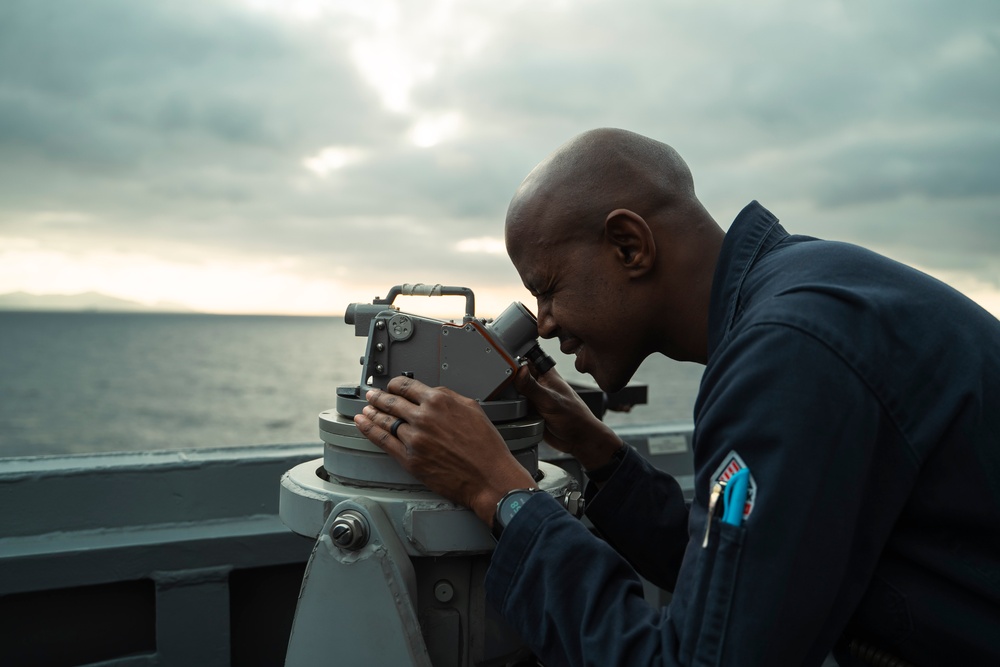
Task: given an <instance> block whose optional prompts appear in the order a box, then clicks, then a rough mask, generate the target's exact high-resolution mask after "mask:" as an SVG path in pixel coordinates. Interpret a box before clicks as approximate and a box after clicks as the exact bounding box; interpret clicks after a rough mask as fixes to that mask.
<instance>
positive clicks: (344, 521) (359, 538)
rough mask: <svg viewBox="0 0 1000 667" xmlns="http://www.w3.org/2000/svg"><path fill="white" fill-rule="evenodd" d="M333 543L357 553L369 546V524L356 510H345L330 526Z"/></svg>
mask: <svg viewBox="0 0 1000 667" xmlns="http://www.w3.org/2000/svg"><path fill="white" fill-rule="evenodd" d="M330 537H331V538H332V539H333V543H334V544H336V545H337V546H338V547H340V548H341V549H344V550H347V551H357V550H358V549H360V548H361V547H363V546H365V545H366V544H368V522H367V521H366V520H365V517H364V516H363V515H362V514H361V513H360V512H357V511H355V510H344V511H343V512H341V513H340V514H338V515H337V518H336V519H334V520H333V525H332V526H330Z"/></svg>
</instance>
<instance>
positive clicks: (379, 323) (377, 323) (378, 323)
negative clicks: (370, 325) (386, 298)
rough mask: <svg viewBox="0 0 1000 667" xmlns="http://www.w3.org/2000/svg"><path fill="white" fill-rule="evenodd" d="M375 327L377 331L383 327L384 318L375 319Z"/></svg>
mask: <svg viewBox="0 0 1000 667" xmlns="http://www.w3.org/2000/svg"><path fill="white" fill-rule="evenodd" d="M375 328H376V329H378V330H379V331H382V330H383V329H385V320H375Z"/></svg>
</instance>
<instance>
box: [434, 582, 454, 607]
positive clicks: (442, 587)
mask: <svg viewBox="0 0 1000 667" xmlns="http://www.w3.org/2000/svg"><path fill="white" fill-rule="evenodd" d="M434 597H435V598H437V601H438V602H451V599H452V598H453V597H455V589H454V587H452V585H451V582H450V581H448V580H447V579H442V580H440V581H439V582H437V583H436V584H434Z"/></svg>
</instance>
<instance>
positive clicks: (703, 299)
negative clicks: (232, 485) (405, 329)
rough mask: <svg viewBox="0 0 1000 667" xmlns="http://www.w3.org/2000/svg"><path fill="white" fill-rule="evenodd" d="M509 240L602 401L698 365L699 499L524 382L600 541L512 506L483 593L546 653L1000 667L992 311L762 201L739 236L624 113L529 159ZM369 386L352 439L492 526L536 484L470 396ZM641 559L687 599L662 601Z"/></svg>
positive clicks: (550, 324)
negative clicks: (637, 381)
mask: <svg viewBox="0 0 1000 667" xmlns="http://www.w3.org/2000/svg"><path fill="white" fill-rule="evenodd" d="M506 242H507V250H508V253H509V254H510V257H511V260H512V261H513V263H514V265H515V267H516V268H517V270H518V272H519V274H520V275H521V277H522V279H523V281H524V284H525V286H526V287H527V288H528V289H529V290H530V291H531V293H532V294H533V295H535V296H536V297H537V299H538V327H539V333H540V335H542V336H544V337H558V338H559V340H560V341H561V348H562V350H563V351H564V352H566V353H570V354H575V355H576V366H577V368H578V369H579V370H581V371H586V372H588V373H590V374H591V375H593V376H594V378H595V379H596V380H597V382H598V384H599V385H600V386H601V388H602V389H604V390H605V391H614V390H616V389H619V388H620V387H622V386H623V385H625V384H626V382H628V380H629V379H630V378H631V376H632V374H633V373H634V372H635V370H636V369H637V368H638V366H639V364H640V363H641V362H642V360H643V359H645V358H646V357H647V356H648V355H650V354H652V353H656V352H658V353H661V354H665V355H667V356H669V357H672V358H674V359H679V360H690V361H697V362H700V363H703V364H706V369H705V373H704V377H703V380H702V385H701V389H700V391H699V395H698V400H697V403H696V406H695V433H694V459H695V472H696V496H695V499H694V502H693V503H692V505H691V506H690V508H688V507H686V506H685V504H684V502H683V498H682V496H681V492H680V489H679V487H678V485H677V483H676V482H675V481H674V480H673V479H672V478H671V477H669V476H668V475H666V474H663V473H660V472H658V471H656V470H654V469H652V468H651V467H650V466H649V465H648V464H647V463H646V462H645V461H643V460H642V458H641V457H640V456H638V455H636V454H635V453H634V452H632V451H630V450H629V449H628V448H627V447H624V446H623V445H622V442H621V440H620V439H619V438H618V437H617V436H616V435H615V433H614V432H613V431H612V430H611V429H609V428H608V427H607V426H605V425H603V424H602V423H600V422H599V421H598V420H596V419H595V418H594V417H592V416H591V415H590V413H589V412H588V411H587V410H586V408H585V407H584V406H583V405H582V403H581V402H580V401H579V400H578V399H576V398H575V396H574V395H573V393H572V391H571V390H570V389H569V387H568V386H567V385H566V383H565V382H563V381H562V380H561V379H560V378H559V376H558V375H557V374H556V373H555V372H552V371H550V372H549V373H546V374H544V375H542V376H540V377H537V378H536V377H534V376H533V375H532V372H530V370H529V369H528V368H523V369H521V371H520V372H519V374H518V376H517V378H516V381H517V383H518V384H517V386H518V388H519V389H520V391H521V392H522V393H524V394H525V396H527V397H528V398H529V399H530V400H531V401H532V403H533V404H534V405H535V407H536V408H537V409H538V410H539V412H540V413H541V414H542V415H543V416H544V417H545V421H546V431H545V439H546V441H547V442H548V443H549V444H550V445H552V446H554V447H556V448H559V449H561V450H563V451H566V452H569V453H571V454H572V455H574V456H575V457H577V458H578V459H579V461H580V462H581V463H582V465H583V466H584V468H585V469H586V470H588V471H589V473H588V474H589V475H590V478H591V483H590V484H588V488H587V496H588V500H589V502H588V509H587V513H588V516H589V517H590V519H591V520H592V521H593V523H594V525H595V526H596V527H597V528H598V529H599V530H600V532H601V533H602V536H603V537H604V538H605V540H604V541H601V540H598V539H596V538H593V537H592V536H591V535H590V534H589V533H588V532H587V531H586V530H585V529H584V527H583V526H582V525H581V524H579V522H576V521H575V520H574V519H572V518H571V517H570V516H569V515H568V513H566V512H565V511H563V510H562V509H561V508H560V507H559V505H558V504H557V503H556V502H555V501H554V500H553V499H551V498H549V497H547V496H546V494H544V493H536V494H531V495H530V496H527V497H528V498H529V500H528V501H527V502H526V503H524V504H523V506H522V507H521V509H520V511H519V512H517V513H516V514H514V515H513V516H512V517H511V516H510V515H511V512H510V511H509V510H508V511H507V513H506V515H505V516H504V518H503V520H502V521H501V522H500V524H501V526H498V527H502V533H501V534H500V538H499V541H498V544H497V547H496V551H495V553H494V555H493V559H492V563H491V567H490V571H489V574H488V575H487V580H486V588H487V594H488V596H489V599H490V601H491V602H492V603H493V604H494V605H495V606H496V607H497V608H498V609H500V611H501V612H502V613H503V615H504V617H505V618H506V619H507V620H508V622H509V623H510V624H511V625H512V626H513V627H514V628H515V629H516V630H518V631H519V632H520V633H521V636H522V637H523V638H524V640H525V641H526V642H527V643H528V644H529V645H530V646H531V647H532V648H533V649H534V650H535V652H536V654H537V655H538V656H539V657H540V659H541V660H542V662H544V663H545V664H546V665H548V666H549V667H552V666H554V665H584V664H586V665H605V666H607V665H690V664H699V665H701V664H705V665H715V664H726V665H741V666H750V665H799V664H802V665H818V664H820V663H821V662H822V661H823V659H824V656H826V655H827V654H828V652H829V651H830V650H831V648H832V647H834V645H835V644H837V645H838V648H837V656H838V660H840V661H842V664H866V663H864V662H854V658H852V657H851V654H852V653H853V654H854V655H862V656H868V657H869V658H870V659H871V658H873V657H875V658H877V657H878V656H880V655H881V656H883V657H884V656H886V655H893V656H896V657H897V658H899V659H901V660H905V661H907V662H909V663H913V664H919V665H959V664H961V665H972V664H976V665H986V664H1000V323H998V322H997V320H996V319H995V318H993V317H992V316H991V315H989V314H988V313H986V312H985V311H983V310H982V309H981V308H979V307H978V306H976V305H975V304H974V303H972V302H971V301H969V300H968V299H966V298H965V297H963V296H961V295H960V294H958V293H957V292H955V291H954V290H952V289H950V288H948V287H946V286H945V285H943V284H941V283H939V282H937V281H935V280H933V279H932V278H929V277H928V276H925V275H923V274H921V273H919V272H917V271H914V270H912V269H909V268H907V267H905V266H902V265H900V264H897V263H895V262H892V261H890V260H888V259H885V258H883V257H880V256H878V255H875V254H874V253H870V252H868V251H865V250H863V249H861V248H857V247H854V246H850V245H846V244H840V243H831V242H825V241H819V240H816V239H810V238H806V237H798V236H790V235H788V233H787V232H785V230H784V229H783V228H782V227H781V226H780V225H779V224H778V221H777V219H776V218H775V217H774V216H772V215H771V214H770V213H769V212H768V211H767V210H765V209H764V208H763V207H761V206H760V205H759V204H757V203H756V202H753V203H751V204H750V205H748V206H747V207H746V208H745V209H744V210H743V212H741V213H740V215H739V217H738V218H737V219H736V221H735V222H734V223H733V224H732V226H731V227H730V229H729V231H728V233H724V232H723V231H722V229H721V228H720V227H719V226H718V225H717V224H716V223H715V221H714V220H713V219H712V217H711V216H710V215H709V214H708V212H707V211H706V210H705V209H704V207H703V206H702V205H701V203H700V202H699V201H698V199H697V197H696V196H695V192H694V187H693V181H692V178H691V174H690V172H689V171H688V168H687V166H686V165H685V164H684V162H683V160H682V159H681V158H680V156H678V155H677V154H676V153H675V152H674V151H673V149H671V148H670V147H668V146H666V145H664V144H661V143H659V142H656V141H653V140H651V139H648V138H645V137H642V136H639V135H636V134H633V133H630V132H625V131H621V130H595V131H592V132H588V133H585V134H583V135H581V136H579V137H577V138H575V139H573V140H572V141H570V142H569V143H567V144H566V145H564V146H562V147H561V148H560V149H558V150H557V151H556V152H555V153H554V154H553V155H552V156H550V157H549V158H547V159H546V160H545V161H544V162H542V163H541V164H540V165H538V167H536V168H535V169H534V170H533V171H532V172H531V174H529V175H528V177H527V178H526V179H525V181H524V182H523V183H522V185H521V187H520V188H519V189H518V191H517V193H516V195H515V196H514V199H513V201H512V202H511V205H510V209H509V211H508V215H507V223H506ZM368 400H369V402H370V405H369V406H368V407H367V408H366V409H365V412H364V414H363V415H359V416H358V418H357V419H356V422H357V425H358V427H359V428H360V429H361V431H362V432H363V433H365V435H366V436H367V437H368V438H369V439H370V440H371V441H372V442H374V443H375V444H377V445H379V446H381V447H382V448H383V449H385V450H386V451H387V452H388V453H389V454H391V455H392V456H394V457H395V458H396V459H397V460H399V462H400V463H401V464H402V465H403V466H404V467H405V468H406V469H407V470H409V471H410V472H411V473H413V474H414V475H416V476H417V477H418V478H420V479H421V480H423V481H424V482H425V483H426V484H427V486H428V487H430V488H431V489H433V490H435V491H437V492H438V493H441V494H442V495H444V496H446V497H449V498H451V499H453V500H455V501H456V502H459V503H462V504H465V505H467V506H468V507H470V508H472V509H473V510H474V511H475V512H476V514H477V515H478V516H479V517H480V518H481V519H482V520H483V521H484V522H485V523H486V524H487V525H490V526H491V527H492V526H493V524H494V519H495V511H496V509H497V503H498V502H499V501H501V499H502V498H504V497H505V496H506V495H507V494H508V492H510V491H512V490H515V489H533V488H535V486H536V485H535V483H534V481H533V480H532V478H531V477H530V475H528V474H527V472H526V471H525V470H524V469H523V468H521V467H520V466H519V465H518V464H517V463H516V461H514V459H513V458H512V457H511V456H510V455H509V453H507V450H506V447H505V446H504V444H503V442H502V440H501V439H500V437H499V436H498V435H497V433H496V431H495V430H494V429H493V427H492V425H491V424H490V422H489V421H488V420H487V419H486V417H485V416H483V414H482V411H481V410H479V409H478V406H477V405H476V404H475V403H474V402H473V401H470V400H467V399H464V398H462V397H460V396H457V395H456V394H454V393H453V392H450V391H448V390H446V389H440V388H430V387H427V386H425V385H422V384H421V383H419V382H416V381H413V380H407V379H405V378H396V379H394V380H393V381H392V382H390V384H389V391H387V392H372V393H371V394H369V398H368ZM397 418H402V419H403V420H404V423H402V425H400V426H399V427H398V431H397V433H396V436H393V435H391V434H390V433H389V431H390V429H391V425H392V423H393V422H395V421H396V420H397ZM743 468H746V469H748V470H749V472H748V473H742V474H741V475H740V477H741V483H742V484H743V485H744V486H743V490H742V494H743V496H742V497H739V498H736V496H738V495H740V492H739V491H736V490H735V489H736V488H737V485H736V484H735V478H734V477H733V474H734V473H735V472H736V471H737V470H739V469H743ZM730 478H733V481H734V483H733V485H732V488H731V489H726V490H725V491H723V489H722V483H724V482H727V481H728V480H729V479H730ZM727 494H731V496H730V497H727ZM727 506H728V507H727ZM709 507H711V511H710V510H709ZM729 508H735V511H734V510H732V509H729ZM727 510H728V511H727ZM619 554H621V555H619ZM623 557H624V558H623ZM625 559H627V561H628V563H631V567H630V566H629V565H628V564H626V560H625ZM633 568H634V569H635V570H637V571H638V572H639V573H641V574H642V575H644V576H645V577H647V578H648V579H650V580H651V581H653V582H654V583H657V584H659V585H661V586H663V587H665V588H668V589H672V590H673V591H674V596H673V598H672V601H671V603H670V605H669V606H668V607H667V608H666V609H663V610H656V609H653V608H651V607H650V606H648V605H647V604H646V603H645V602H644V600H643V597H642V589H641V585H640V583H639V580H638V579H637V578H636V576H635V574H634V573H633ZM877 651H879V652H881V653H876V652H877ZM884 664H891V663H884ZM899 664H902V663H899Z"/></svg>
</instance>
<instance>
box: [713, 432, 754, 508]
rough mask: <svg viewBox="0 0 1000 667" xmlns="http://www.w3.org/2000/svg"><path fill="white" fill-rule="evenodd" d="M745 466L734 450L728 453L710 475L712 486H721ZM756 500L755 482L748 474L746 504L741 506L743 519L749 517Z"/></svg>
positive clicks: (751, 474)
mask: <svg viewBox="0 0 1000 667" xmlns="http://www.w3.org/2000/svg"><path fill="white" fill-rule="evenodd" d="M746 467H747V464H746V462H745V461H744V460H743V458H742V457H741V456H740V455H739V454H738V453H736V450H735V449H732V450H730V451H729V453H728V454H726V455H725V457H723V459H722V463H721V464H719V467H718V468H716V469H715V472H714V473H712V484H715V483H716V482H718V483H719V484H722V485H723V486H725V485H726V483H727V482H728V481H729V478H731V477H732V476H733V475H735V474H736V472H737V471H738V470H742V469H743V468H746ZM756 499H757V480H755V479H754V478H753V472H750V483H749V484H748V486H747V502H746V504H745V505H744V506H743V518H744V519H746V518H747V517H748V516H750V512H752V511H753V504H754V501H755V500H756Z"/></svg>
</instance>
